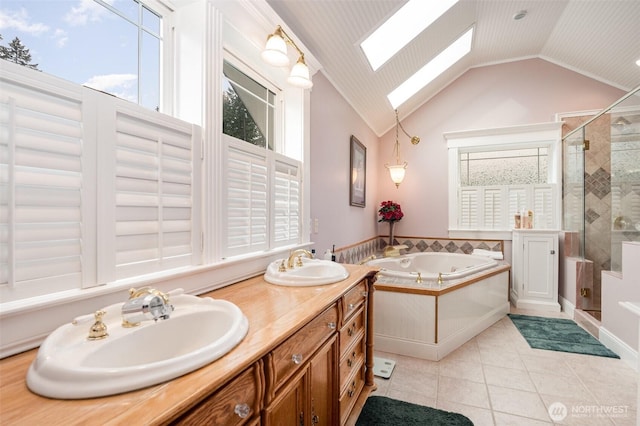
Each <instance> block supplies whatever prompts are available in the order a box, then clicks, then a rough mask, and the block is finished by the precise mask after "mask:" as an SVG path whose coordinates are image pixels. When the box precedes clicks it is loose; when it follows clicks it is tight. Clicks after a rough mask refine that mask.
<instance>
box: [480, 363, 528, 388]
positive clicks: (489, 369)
mask: <svg viewBox="0 0 640 426" xmlns="http://www.w3.org/2000/svg"><path fill="white" fill-rule="evenodd" d="M483 369H484V377H485V381H486V383H487V384H488V385H495V386H502V387H505V388H511V389H520V390H524V391H529V392H535V391H536V387H535V386H534V384H533V382H532V381H531V379H530V378H529V373H528V372H527V371H525V370H517V369H514V368H503V367H498V366H495V365H487V364H485V365H484V366H483Z"/></svg>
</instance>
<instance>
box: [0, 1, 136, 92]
mask: <svg viewBox="0 0 640 426" xmlns="http://www.w3.org/2000/svg"><path fill="white" fill-rule="evenodd" d="M107 3H109V4H112V5H113V6H114V7H116V8H118V9H119V10H122V11H123V12H124V13H125V14H126V15H127V16H133V17H135V16H136V14H137V11H136V9H135V3H134V2H133V1H132V0H109V1H108V2H107ZM0 34H1V35H2V37H3V40H2V41H1V43H2V44H3V45H5V46H6V45H7V44H8V43H9V42H10V41H11V40H13V39H14V38H15V37H18V38H19V39H20V41H22V43H23V44H24V45H25V46H26V47H27V48H28V49H29V50H30V53H31V57H32V61H31V62H32V63H33V64H38V68H39V69H40V70H42V71H44V72H47V73H50V74H53V75H56V76H59V77H62V78H64V79H67V80H71V81H73V82H76V83H79V84H87V85H89V86H92V87H94V88H96V89H100V90H103V91H107V92H109V93H113V94H115V95H118V96H120V97H122V98H125V99H129V100H133V101H135V100H136V94H135V90H136V86H137V30H136V27H135V26H133V25H131V24H130V23H128V22H126V21H125V20H124V19H122V18H121V17H118V16H117V15H115V14H114V13H112V12H110V11H109V10H107V9H106V8H105V7H104V6H102V5H99V4H97V3H95V2H94V1H93V0H22V1H15V0H0Z"/></svg>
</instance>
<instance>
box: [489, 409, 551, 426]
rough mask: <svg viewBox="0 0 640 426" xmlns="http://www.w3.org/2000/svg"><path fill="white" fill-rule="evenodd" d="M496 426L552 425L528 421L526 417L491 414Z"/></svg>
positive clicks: (540, 421)
mask: <svg viewBox="0 0 640 426" xmlns="http://www.w3.org/2000/svg"><path fill="white" fill-rule="evenodd" d="M493 417H494V419H495V425H496V426H546V425H551V424H553V423H551V422H550V421H549V422H544V421H542V420H534V419H528V418H526V417H520V416H514V415H513V414H507V413H497V412H494V413H493Z"/></svg>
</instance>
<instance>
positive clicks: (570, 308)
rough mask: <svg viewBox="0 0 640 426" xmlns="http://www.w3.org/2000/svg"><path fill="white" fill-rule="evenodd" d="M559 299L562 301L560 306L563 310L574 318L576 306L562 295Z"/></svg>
mask: <svg viewBox="0 0 640 426" xmlns="http://www.w3.org/2000/svg"><path fill="white" fill-rule="evenodd" d="M558 301H559V302H560V307H561V308H562V312H564V313H566V314H567V315H569V317H570V318H573V312H574V311H575V309H576V306H575V305H574V304H573V303H571V302H569V300H567V299H565V298H564V297H562V296H559V297H558Z"/></svg>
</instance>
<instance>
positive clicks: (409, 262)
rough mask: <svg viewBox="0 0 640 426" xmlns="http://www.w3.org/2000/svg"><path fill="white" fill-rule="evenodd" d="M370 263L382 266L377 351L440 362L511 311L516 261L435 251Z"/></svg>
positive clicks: (376, 304)
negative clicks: (512, 272) (512, 264)
mask: <svg viewBox="0 0 640 426" xmlns="http://www.w3.org/2000/svg"><path fill="white" fill-rule="evenodd" d="M367 264H368V265H370V266H375V267H377V268H379V269H380V270H379V272H378V274H376V281H375V284H374V290H375V297H374V313H373V316H374V324H375V327H374V341H375V349H376V350H379V351H382V352H389V353H395V354H399V355H407V356H412V357H416V358H422V359H428V360H432V361H438V360H441V359H443V358H444V357H446V356H447V355H448V354H449V353H451V352H453V351H455V350H456V349H457V348H459V347H460V346H462V345H463V344H464V343H466V342H467V341H469V340H470V339H472V338H474V337H475V336H476V335H478V334H479V333H481V332H482V331H483V330H485V329H486V328H488V327H490V326H491V325H493V324H494V323H495V322H497V321H499V320H501V319H502V318H504V317H505V315H506V314H507V313H508V312H509V271H510V266H509V265H508V264H507V263H505V262H503V261H496V260H495V259H491V258H489V257H485V256H477V255H466V254H457V253H431V252H429V253H417V254H409V255H404V256H398V257H393V258H383V259H375V260H372V261H370V262H368V263H367ZM418 273H419V274H420V276H418ZM439 274H441V276H442V282H438V275H439Z"/></svg>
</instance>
